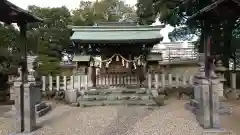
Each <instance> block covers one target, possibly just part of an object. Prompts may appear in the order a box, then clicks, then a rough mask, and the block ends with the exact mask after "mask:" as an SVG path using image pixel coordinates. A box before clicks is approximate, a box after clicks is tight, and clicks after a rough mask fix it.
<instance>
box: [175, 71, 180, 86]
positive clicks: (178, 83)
mask: <svg viewBox="0 0 240 135" xmlns="http://www.w3.org/2000/svg"><path fill="white" fill-rule="evenodd" d="M179 78H180V76H179V74H176V77H175V81H176V88H178V87H179V85H180V82H179Z"/></svg>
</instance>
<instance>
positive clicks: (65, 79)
mask: <svg viewBox="0 0 240 135" xmlns="http://www.w3.org/2000/svg"><path fill="white" fill-rule="evenodd" d="M63 89H64V91H66V90H67V77H66V76H63Z"/></svg>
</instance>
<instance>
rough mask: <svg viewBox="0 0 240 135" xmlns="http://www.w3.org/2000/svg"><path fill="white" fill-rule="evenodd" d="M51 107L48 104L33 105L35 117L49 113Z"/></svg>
mask: <svg viewBox="0 0 240 135" xmlns="http://www.w3.org/2000/svg"><path fill="white" fill-rule="evenodd" d="M51 109H52V105H51V104H50V103H46V102H41V103H39V104H36V105H35V111H36V117H37V118H39V117H42V116H44V115H46V114H47V113H48V112H49V111H51Z"/></svg>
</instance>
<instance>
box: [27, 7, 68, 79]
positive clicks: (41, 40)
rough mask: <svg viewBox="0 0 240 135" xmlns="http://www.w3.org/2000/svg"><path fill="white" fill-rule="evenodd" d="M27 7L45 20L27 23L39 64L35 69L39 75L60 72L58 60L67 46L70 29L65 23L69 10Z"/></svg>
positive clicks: (63, 8) (66, 22)
mask: <svg viewBox="0 0 240 135" xmlns="http://www.w3.org/2000/svg"><path fill="white" fill-rule="evenodd" d="M28 9H29V10H30V11H31V12H33V13H34V14H36V15H37V16H39V17H41V18H44V19H45V21H44V22H43V23H39V24H37V23H36V24H32V25H29V27H28V28H29V29H30V32H29V33H31V34H30V35H31V36H32V37H33V39H35V40H34V41H35V43H34V44H37V48H36V50H37V51H36V52H37V55H38V58H37V59H36V61H37V63H39V66H38V67H37V68H36V71H37V72H38V73H39V74H40V75H49V74H52V75H55V74H60V73H61V70H60V60H61V57H62V51H63V49H65V48H67V47H69V44H70V43H71V42H70V40H69V37H70V30H69V29H68V28H67V25H68V24H69V23H70V22H71V14H70V11H69V10H68V9H67V8H66V7H64V6H63V7H58V8H41V7H37V6H29V7H28Z"/></svg>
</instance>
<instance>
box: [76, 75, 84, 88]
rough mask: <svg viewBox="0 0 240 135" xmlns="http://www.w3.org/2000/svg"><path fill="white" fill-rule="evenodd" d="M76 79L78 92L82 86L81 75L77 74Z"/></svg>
mask: <svg viewBox="0 0 240 135" xmlns="http://www.w3.org/2000/svg"><path fill="white" fill-rule="evenodd" d="M77 81H78V84H77V88H78V91H79V92H80V90H81V87H82V84H81V83H82V82H83V80H82V76H80V75H78V76H77Z"/></svg>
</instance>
